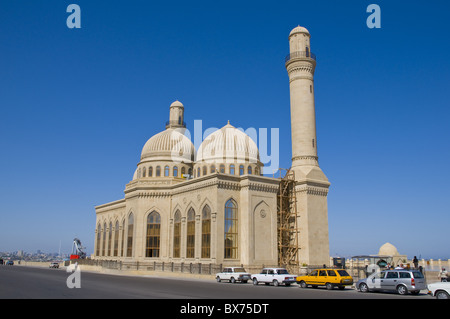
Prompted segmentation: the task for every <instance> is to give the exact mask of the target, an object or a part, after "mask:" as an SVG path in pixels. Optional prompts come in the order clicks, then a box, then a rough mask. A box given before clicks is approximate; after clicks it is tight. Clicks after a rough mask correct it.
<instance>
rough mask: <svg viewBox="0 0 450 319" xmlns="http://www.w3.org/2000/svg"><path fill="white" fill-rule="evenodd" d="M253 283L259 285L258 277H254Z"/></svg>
mask: <svg viewBox="0 0 450 319" xmlns="http://www.w3.org/2000/svg"><path fill="white" fill-rule="evenodd" d="M253 285H254V286H257V285H258V279H256V278H253Z"/></svg>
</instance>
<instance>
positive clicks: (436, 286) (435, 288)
mask: <svg viewBox="0 0 450 319" xmlns="http://www.w3.org/2000/svg"><path fill="white" fill-rule="evenodd" d="M428 294H429V295H430V296H433V297H436V298H437V299H449V298H450V282H434V283H432V284H428Z"/></svg>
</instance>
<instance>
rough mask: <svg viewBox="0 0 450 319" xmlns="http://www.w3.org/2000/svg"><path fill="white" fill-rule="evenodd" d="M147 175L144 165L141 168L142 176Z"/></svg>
mask: <svg viewBox="0 0 450 319" xmlns="http://www.w3.org/2000/svg"><path fill="white" fill-rule="evenodd" d="M145 175H147V169H146V168H145V167H143V168H142V177H145Z"/></svg>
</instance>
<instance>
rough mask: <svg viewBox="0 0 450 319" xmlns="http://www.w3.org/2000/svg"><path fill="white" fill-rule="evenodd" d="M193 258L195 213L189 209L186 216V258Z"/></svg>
mask: <svg viewBox="0 0 450 319" xmlns="http://www.w3.org/2000/svg"><path fill="white" fill-rule="evenodd" d="M194 257H195V211H194V209H193V208H190V209H189V211H188V214H187V231H186V258H194Z"/></svg>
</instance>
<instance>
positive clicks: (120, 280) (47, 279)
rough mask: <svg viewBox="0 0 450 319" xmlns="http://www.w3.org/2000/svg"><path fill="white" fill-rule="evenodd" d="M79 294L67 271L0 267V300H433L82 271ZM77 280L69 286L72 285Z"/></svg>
mask: <svg viewBox="0 0 450 319" xmlns="http://www.w3.org/2000/svg"><path fill="white" fill-rule="evenodd" d="M79 274H80V276H79V281H76V282H77V283H79V284H80V288H76V287H74V288H68V286H67V279H68V277H69V276H70V275H72V273H68V272H66V270H65V269H49V268H48V269H47V268H37V267H26V266H5V265H3V266H0V299H189V300H194V299H205V300H206V299H227V300H238V299H241V300H244V299H247V300H269V299H274V300H275V299H278V300H291V299H413V300H417V299H432V297H430V296H428V295H426V294H424V293H423V294H422V293H421V294H419V295H418V296H412V295H408V296H400V295H397V294H395V293H360V292H357V291H355V290H353V289H351V288H346V289H344V290H339V289H335V290H326V289H325V288H320V287H319V288H315V289H313V288H305V289H302V288H299V287H298V285H296V284H295V285H292V286H290V287H285V286H279V287H273V286H265V285H258V286H253V285H252V284H251V283H246V284H242V283H237V284H231V283H224V282H222V283H218V282H216V281H214V280H204V279H184V278H183V279H180V278H169V277H167V278H161V277H153V276H141V277H138V276H119V275H107V274H99V273H95V272H86V271H81V272H80V273H79ZM73 283H75V280H72V284H73Z"/></svg>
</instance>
